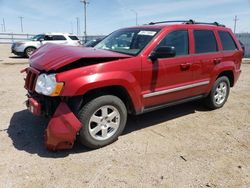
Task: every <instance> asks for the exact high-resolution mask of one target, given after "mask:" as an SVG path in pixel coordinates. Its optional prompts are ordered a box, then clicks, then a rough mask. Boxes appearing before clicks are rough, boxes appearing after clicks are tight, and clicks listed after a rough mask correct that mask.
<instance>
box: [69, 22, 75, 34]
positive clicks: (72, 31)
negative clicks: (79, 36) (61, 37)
mask: <svg viewBox="0 0 250 188" xmlns="http://www.w3.org/2000/svg"><path fill="white" fill-rule="evenodd" d="M70 27H71V33H72V34H73V33H74V28H73V23H72V22H70Z"/></svg>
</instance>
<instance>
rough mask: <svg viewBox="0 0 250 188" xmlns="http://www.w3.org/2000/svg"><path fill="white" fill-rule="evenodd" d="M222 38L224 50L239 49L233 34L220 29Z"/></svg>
mask: <svg viewBox="0 0 250 188" xmlns="http://www.w3.org/2000/svg"><path fill="white" fill-rule="evenodd" d="M219 36H220V40H221V42H222V47H223V50H236V49H238V48H237V46H236V44H235V42H234V40H233V38H232V36H231V35H230V34H229V33H228V32H226V31H219Z"/></svg>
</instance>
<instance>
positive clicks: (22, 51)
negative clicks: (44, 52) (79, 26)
mask: <svg viewBox="0 0 250 188" xmlns="http://www.w3.org/2000/svg"><path fill="white" fill-rule="evenodd" d="M46 43H53V44H64V45H72V46H79V45H80V40H79V39H78V38H77V36H75V35H71V34H67V33H45V34H39V35H35V36H34V37H32V38H31V39H30V40H29V41H20V42H14V43H13V44H12V46H11V52H12V53H14V54H15V55H18V56H23V57H30V56H31V54H32V53H33V52H34V51H35V50H36V49H37V48H39V47H40V46H42V45H44V44H46Z"/></svg>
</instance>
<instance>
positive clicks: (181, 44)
mask: <svg viewBox="0 0 250 188" xmlns="http://www.w3.org/2000/svg"><path fill="white" fill-rule="evenodd" d="M161 46H173V47H175V50H176V56H181V55H188V51H189V50H188V49H189V48H188V46H189V45H188V31H187V30H177V31H173V32H171V33H169V34H168V35H167V36H166V37H165V38H164V39H163V40H162V41H161V42H160V44H159V46H158V47H161Z"/></svg>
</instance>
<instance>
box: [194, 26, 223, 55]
mask: <svg viewBox="0 0 250 188" xmlns="http://www.w3.org/2000/svg"><path fill="white" fill-rule="evenodd" d="M194 40H195V52H196V53H198V54H200V53H209V52H216V51H218V48H217V42H216V39H215V36H214V32H213V31H209V30H195V31H194Z"/></svg>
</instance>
